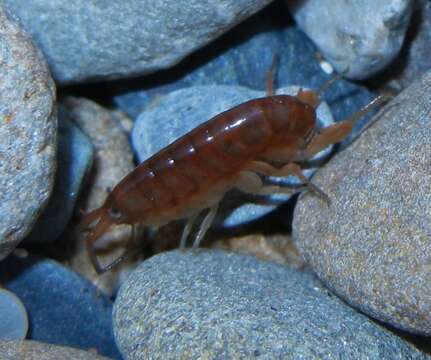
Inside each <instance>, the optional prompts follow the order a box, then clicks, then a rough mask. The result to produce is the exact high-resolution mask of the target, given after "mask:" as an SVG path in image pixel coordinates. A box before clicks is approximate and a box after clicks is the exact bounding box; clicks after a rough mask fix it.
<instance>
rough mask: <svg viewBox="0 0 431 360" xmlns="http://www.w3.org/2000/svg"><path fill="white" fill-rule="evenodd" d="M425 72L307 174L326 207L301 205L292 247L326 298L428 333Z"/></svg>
mask: <svg viewBox="0 0 431 360" xmlns="http://www.w3.org/2000/svg"><path fill="white" fill-rule="evenodd" d="M430 114H431V72H428V73H427V74H426V75H425V76H424V77H423V78H422V79H421V80H420V81H418V82H416V83H414V84H413V85H412V86H411V87H409V88H408V89H407V90H405V91H404V92H403V93H402V94H401V95H399V96H398V97H397V98H395V99H394V100H393V102H392V105H390V107H389V108H388V109H387V110H386V111H384V112H383V115H382V117H381V118H380V120H379V121H377V123H375V125H374V126H372V127H370V128H369V130H368V131H367V132H365V133H364V134H363V135H362V137H360V138H359V140H358V141H357V142H356V143H354V144H353V145H352V146H351V147H349V148H348V149H346V150H345V151H344V152H341V153H340V154H337V156H335V157H334V158H333V159H332V160H331V162H330V163H329V164H327V165H326V166H325V167H324V168H323V169H322V170H321V171H319V172H318V173H316V176H315V177H314V178H313V182H314V183H315V184H316V185H318V186H319V187H320V188H321V189H322V190H323V191H325V192H326V193H327V194H328V195H329V197H330V199H331V200H332V204H331V206H330V207H329V208H328V207H327V205H326V204H325V203H322V201H320V200H319V199H316V198H315V197H313V196H308V195H304V196H303V197H302V198H301V201H300V202H299V204H298V206H297V208H296V209H295V216H294V222H293V231H294V233H293V234H294V238H295V240H296V244H297V246H298V248H299V250H300V252H301V253H302V254H303V256H304V257H305V259H306V261H307V262H308V263H309V264H310V265H311V267H312V268H313V269H314V271H315V272H316V273H317V274H318V276H319V277H320V278H321V279H322V280H323V281H324V282H325V284H326V285H327V286H328V287H330V288H331V289H332V290H333V291H334V292H336V293H337V294H338V295H340V296H341V297H343V298H344V299H345V300H346V301H347V302H349V303H350V304H351V305H353V306H355V307H358V308H359V309H361V310H362V311H363V312H365V313H366V314H369V315H371V316H373V317H375V318H377V319H379V320H381V321H384V322H387V323H390V324H392V325H393V326H395V327H398V328H401V329H405V330H409V331H411V332H415V333H420V334H425V335H431V266H430V265H431V191H430V189H431V142H430V139H431V121H430Z"/></svg>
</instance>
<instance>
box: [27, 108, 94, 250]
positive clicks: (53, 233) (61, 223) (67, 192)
mask: <svg viewBox="0 0 431 360" xmlns="http://www.w3.org/2000/svg"><path fill="white" fill-rule="evenodd" d="M58 117H59V123H58V153H57V171H56V176H55V184H54V189H53V191H52V196H51V198H50V199H49V202H48V205H47V207H46V209H45V212H44V213H43V214H42V216H41V217H40V218H39V219H38V220H37V222H36V224H35V225H34V228H33V230H32V231H31V233H30V234H29V236H28V237H27V238H26V239H25V241H31V242H50V241H54V240H56V239H57V238H58V237H59V236H60V235H61V233H62V232H63V231H64V229H65V228H66V225H67V223H68V222H69V220H70V218H71V216H72V212H73V208H74V206H75V203H76V199H77V198H78V195H79V191H80V189H81V185H82V182H83V181H84V178H85V175H86V174H87V172H88V170H89V168H90V167H91V163H92V160H93V147H92V145H91V143H90V141H89V140H88V138H87V137H86V136H85V135H84V134H83V133H82V131H81V130H79V128H78V127H77V126H75V125H74V124H73V122H71V121H70V120H69V119H68V116H67V114H66V113H65V112H64V111H62V109H59V112H58Z"/></svg>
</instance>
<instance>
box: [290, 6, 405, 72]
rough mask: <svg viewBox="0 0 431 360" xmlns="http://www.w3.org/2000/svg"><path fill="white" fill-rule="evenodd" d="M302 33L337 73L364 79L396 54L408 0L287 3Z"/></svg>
mask: <svg viewBox="0 0 431 360" xmlns="http://www.w3.org/2000/svg"><path fill="white" fill-rule="evenodd" d="M286 4H287V5H288V6H289V8H290V10H291V11H292V12H293V15H294V18H295V20H296V22H297V23H298V25H299V27H301V28H302V29H303V30H304V32H305V33H306V34H307V35H308V36H309V37H310V38H311V39H312V40H313V41H314V43H315V44H316V45H317V47H318V48H319V50H320V52H321V53H322V54H323V56H325V57H326V58H327V59H328V61H330V62H331V63H332V65H334V67H335V68H336V69H337V71H338V72H340V73H343V74H345V76H346V77H348V78H351V79H366V78H368V77H369V76H371V75H373V74H375V73H376V72H378V71H380V70H382V69H383V68H385V67H386V66H387V65H388V64H389V63H390V62H391V61H392V60H393V59H394V58H395V57H396V56H397V55H398V53H399V50H400V48H401V45H402V43H403V40H404V36H405V33H406V30H407V26H408V24H409V20H410V15H411V11H412V0H390V1H373V0H359V1H346V0H306V1H302V0H299V1H298V0H293V1H292V0H287V1H286Z"/></svg>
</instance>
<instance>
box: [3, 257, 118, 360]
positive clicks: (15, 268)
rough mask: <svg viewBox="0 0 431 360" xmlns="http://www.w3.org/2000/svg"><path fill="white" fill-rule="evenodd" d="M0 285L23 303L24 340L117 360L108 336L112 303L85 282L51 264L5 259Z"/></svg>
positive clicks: (29, 260)
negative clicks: (27, 325) (27, 321)
mask: <svg viewBox="0 0 431 360" xmlns="http://www.w3.org/2000/svg"><path fill="white" fill-rule="evenodd" d="M0 283H1V284H2V285H3V286H4V287H5V288H7V289H9V290H10V291H13V292H14V293H15V294H16V295H17V296H18V297H19V298H20V299H21V301H22V302H23V303H24V306H25V307H26V309H27V311H28V314H29V318H30V329H29V339H31V340H38V341H42V342H47V343H50V344H57V345H66V346H71V347H76V348H80V349H85V350H87V349H90V348H94V349H96V350H97V352H98V353H99V354H102V355H106V356H109V357H111V358H113V359H121V356H120V354H119V352H118V349H117V347H116V345H115V342H114V337H113V333H112V318H111V312H112V302H111V300H110V299H109V298H107V297H106V296H104V295H103V294H101V293H100V292H99V291H97V289H96V288H95V287H94V286H93V285H92V284H91V283H90V282H89V281H87V280H85V279H84V278H82V277H80V276H79V275H77V274H76V273H74V272H72V271H70V270H69V269H67V268H65V267H63V266H62V265H60V264H59V263H57V262H55V261H53V260H47V259H43V258H40V257H37V256H28V257H26V258H19V257H16V256H14V255H10V256H9V257H8V258H6V259H5V260H4V261H2V262H1V263H0Z"/></svg>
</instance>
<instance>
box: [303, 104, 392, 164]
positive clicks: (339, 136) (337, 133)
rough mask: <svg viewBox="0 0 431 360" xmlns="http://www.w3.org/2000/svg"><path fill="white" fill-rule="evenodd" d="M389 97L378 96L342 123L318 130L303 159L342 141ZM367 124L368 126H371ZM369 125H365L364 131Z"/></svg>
mask: <svg viewBox="0 0 431 360" xmlns="http://www.w3.org/2000/svg"><path fill="white" fill-rule="evenodd" d="M388 100H389V97H388V96H386V95H380V96H378V97H376V98H375V99H374V100H372V101H371V102H370V103H368V104H367V105H366V106H365V107H363V108H362V109H361V110H359V111H357V112H355V113H354V114H353V115H352V116H350V117H349V118H348V119H346V120H344V121H340V122H338V123H336V124H334V125H331V126H328V127H326V128H323V129H319V130H318V131H317V132H316V135H315V136H314V137H313V139H312V140H311V142H310V144H309V145H308V146H307V148H306V149H305V151H304V154H303V158H304V159H310V158H311V157H312V156H313V155H315V154H317V153H318V152H319V151H321V150H323V149H325V148H326V147H328V146H329V145H331V144H335V143H337V142H340V141H342V140H344V139H345V138H346V137H347V136H348V135H349V134H350V133H351V132H352V129H353V126H354V125H355V122H356V121H357V120H358V119H360V118H361V117H363V116H364V115H365V114H367V113H368V112H370V111H371V110H373V109H375V108H376V107H378V106H380V105H382V104H383V103H384V102H386V101H388ZM371 123H372V122H371ZM371 123H369V124H371ZM368 126H369V125H368V124H367V125H366V126H365V128H364V129H366V128H367V127H368Z"/></svg>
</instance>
